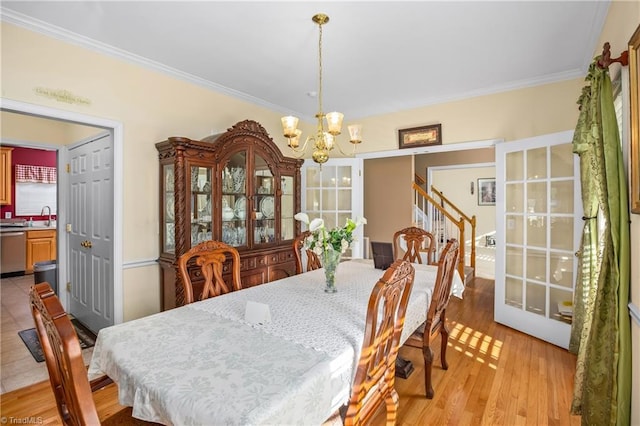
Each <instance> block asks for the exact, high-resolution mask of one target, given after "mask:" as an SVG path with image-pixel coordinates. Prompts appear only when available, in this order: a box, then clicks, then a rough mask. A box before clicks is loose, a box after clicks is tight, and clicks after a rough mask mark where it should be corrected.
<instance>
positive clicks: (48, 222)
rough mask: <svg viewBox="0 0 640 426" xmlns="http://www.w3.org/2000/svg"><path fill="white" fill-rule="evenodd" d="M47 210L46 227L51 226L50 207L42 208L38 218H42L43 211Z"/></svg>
mask: <svg viewBox="0 0 640 426" xmlns="http://www.w3.org/2000/svg"><path fill="white" fill-rule="evenodd" d="M47 209H48V210H49V220H48V221H47V226H51V207H49V206H44V207H43V208H42V211H41V212H40V216H44V211H45V210H47Z"/></svg>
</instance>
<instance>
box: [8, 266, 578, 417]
mask: <svg viewBox="0 0 640 426" xmlns="http://www.w3.org/2000/svg"><path fill="white" fill-rule="evenodd" d="M447 317H448V318H449V321H448V323H449V330H450V332H451V335H450V339H449V348H448V350H447V360H448V361H449V369H448V370H447V371H444V370H442V368H441V367H440V351H439V349H437V348H439V344H440V342H439V340H437V339H436V345H434V347H433V348H434V349H437V350H434V352H435V359H434V368H433V387H434V389H435V396H434V398H433V399H432V400H427V399H426V398H425V397H424V381H423V374H424V373H423V367H422V365H423V361H422V351H421V350H419V349H414V348H409V347H403V348H401V349H400V354H401V355H402V356H403V357H405V358H408V359H410V360H411V361H412V362H413V364H414V367H415V370H414V372H413V374H411V376H410V377H409V378H408V379H406V380H402V379H396V389H397V390H398V393H399V395H400V410H399V411H398V425H407V426H413V425H416V426H417V425H421V426H422V425H519V424H522V425H562V426H564V425H579V424H580V417H579V416H571V415H570V414H569V408H570V405H571V393H572V391H573V372H574V368H575V356H573V355H571V354H569V353H568V352H567V351H566V350H564V349H561V348H559V347H557V346H554V345H551V344H549V343H545V342H543V341H541V340H538V339H535V338H533V337H530V336H527V335H525V334H523V333H520V332H518V331H515V330H513V329H510V328H508V327H505V326H502V325H499V324H496V323H495V322H494V321H493V281H490V280H486V279H482V278H476V280H475V281H474V282H473V283H472V284H471V285H469V286H468V287H467V289H466V290H465V293H464V300H459V299H457V298H455V297H453V298H452V299H451V302H450V303H449V309H448V314H447ZM94 399H95V401H96V405H97V406H98V412H99V413H100V418H101V419H107V418H109V417H111V416H113V415H114V413H116V412H118V411H120V410H122V409H123V407H121V406H120V405H118V403H117V390H116V388H115V385H110V386H108V387H107V388H105V389H103V390H101V391H98V392H96V393H95V394H94ZM0 411H1V416H2V417H6V418H7V419H8V420H7V422H8V423H9V420H10V419H11V418H14V419H24V418H27V417H35V418H41V420H42V423H43V424H52V425H53V424H59V423H60V421H59V419H58V416H57V411H56V408H55V402H54V400H53V395H52V393H51V389H50V387H49V383H48V381H45V382H42V383H38V384H36V385H33V386H29V387H26V388H23V389H19V390H16V391H13V392H8V393H5V394H3V395H2V402H1V408H0ZM38 422H39V421H38ZM14 423H15V421H14ZM329 423H330V422H327V424H329ZM334 423H336V422H334ZM121 424H126V423H121ZM384 424H385V421H384V413H383V412H381V413H380V415H379V416H378V417H377V418H376V421H375V425H384Z"/></svg>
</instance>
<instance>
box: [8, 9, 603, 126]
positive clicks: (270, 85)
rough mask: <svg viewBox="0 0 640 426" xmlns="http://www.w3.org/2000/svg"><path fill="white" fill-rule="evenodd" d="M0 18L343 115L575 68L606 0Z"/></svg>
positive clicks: (209, 82)
mask: <svg viewBox="0 0 640 426" xmlns="http://www.w3.org/2000/svg"><path fill="white" fill-rule="evenodd" d="M1 6H2V9H1V11H2V20H3V21H5V22H10V23H14V24H17V25H20V26H23V27H26V28H29V29H32V30H36V31H39V32H43V33H45V34H47V35H50V36H53V37H57V38H60V39H63V40H67V41H71V42H73V43H76V44H80V45H83V46H87V47H90V48H92V49H96V50H99V51H101V52H103V53H107V54H109V55H112V56H116V57H119V58H124V59H126V60H127V61H130V62H134V63H137V64H140V65H143V66H145V67H150V68H153V69H156V70H160V71H161V72H166V73H169V74H171V75H173V76H176V77H179V78H182V79H185V80H188V81H192V82H195V83H196V84H199V85H202V86H205V87H209V88H212V89H214V90H217V91H220V92H223V93H226V94H229V95H231V96H235V97H238V98H241V99H244V100H247V101H250V102H253V103H255V104H258V105H262V106H266V107H268V108H270V109H274V110H276V111H280V112H282V113H293V114H294V115H299V116H301V117H302V118H304V119H307V120H311V119H312V117H313V116H314V114H315V113H316V111H317V110H318V99H317V96H314V93H316V92H317V90H318V27H317V26H316V24H314V23H313V22H312V21H311V17H312V16H313V15H314V14H316V13H318V12H323V13H326V14H327V15H329V17H330V22H329V23H328V24H326V25H325V26H323V46H322V55H323V104H324V105H323V106H324V110H325V111H332V110H338V111H341V112H343V113H345V120H346V121H347V122H348V121H349V120H350V119H357V118H362V117H369V116H374V115H378V114H386V113H391V112H394V111H400V110H405V109H410V108H416V107H420V106H426V105H432V104H437V103H442V102H446V101H451V100H456V99H462V98H468V97H472V96H478V95H484V94H488V93H495V92H500V91H505V90H512V89H516V88H521V87H530V86H534V85H538V84H544V83H549V82H554V81H560V80H566V79H570V78H576V77H580V76H584V75H585V73H586V70H587V68H588V65H589V63H590V62H591V59H592V56H593V53H594V52H595V51H596V50H597V48H598V46H596V44H597V43H598V37H599V35H600V33H601V30H602V27H603V25H604V21H605V18H606V14H607V11H608V7H609V1H508V2H507V1H497V2H485V1H447V2H445V1H442V2H435V1H409V2H400V1H352V2H342V1H340V2H338V1H324V2H313V1H304V2H302V1H300V2H293V1H289V2H275V1H260V2H248V1H234V2H224V1H209V2H204V1H196V2H187V1H173V2H169V1H162V2H154V1H67V2H57V1H44V2H39V1H19V2H18V1H5V0H3V1H2V3H1Z"/></svg>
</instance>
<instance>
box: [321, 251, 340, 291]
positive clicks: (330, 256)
mask: <svg viewBox="0 0 640 426" xmlns="http://www.w3.org/2000/svg"><path fill="white" fill-rule="evenodd" d="M340 256H342V253H340V252H339V251H336V250H327V251H326V252H325V253H324V254H323V256H322V266H323V267H324V277H325V282H326V286H325V288H324V291H325V293H335V292H337V291H338V288H337V287H336V269H337V268H338V264H339V263H340Z"/></svg>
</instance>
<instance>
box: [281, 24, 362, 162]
mask: <svg viewBox="0 0 640 426" xmlns="http://www.w3.org/2000/svg"><path fill="white" fill-rule="evenodd" d="M311 19H312V20H313V22H315V23H316V24H318V29H319V33H320V36H319V41H318V65H319V66H318V112H317V113H316V119H317V120H318V125H317V129H316V133H315V134H314V135H309V136H308V137H307V139H306V140H305V142H304V144H303V145H302V147H300V136H301V135H302V131H301V130H299V129H298V118H297V117H294V116H286V117H282V119H281V120H282V129H283V132H284V137H286V138H287V139H288V145H289V148H291V149H292V150H293V152H295V153H296V154H300V157H302V155H304V152H305V151H306V148H307V146H309V145H310V146H312V147H313V153H312V154H311V158H313V161H315V162H316V163H318V164H320V165H322V164H323V163H326V162H327V160H328V159H329V152H330V151H331V150H333V149H334V148H335V147H337V148H338V150H339V151H340V152H341V153H342V154H343V155H349V154H346V153H345V152H344V151H343V150H342V148H340V145H338V141H337V140H336V136H338V135H339V134H340V132H341V131H342V119H343V118H344V114H342V113H340V112H335V111H334V112H329V113H326V114H325V113H324V112H322V26H323V25H324V24H326V23H327V22H329V17H328V16H327V15H325V14H324V13H318V14H317V15H314V16H313V18H311ZM325 121H326V130H325ZM348 129H349V135H350V140H349V142H351V143H352V144H353V152H355V150H356V146H357V145H358V144H359V143H361V142H362V125H360V124H352V125H350V126H348Z"/></svg>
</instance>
